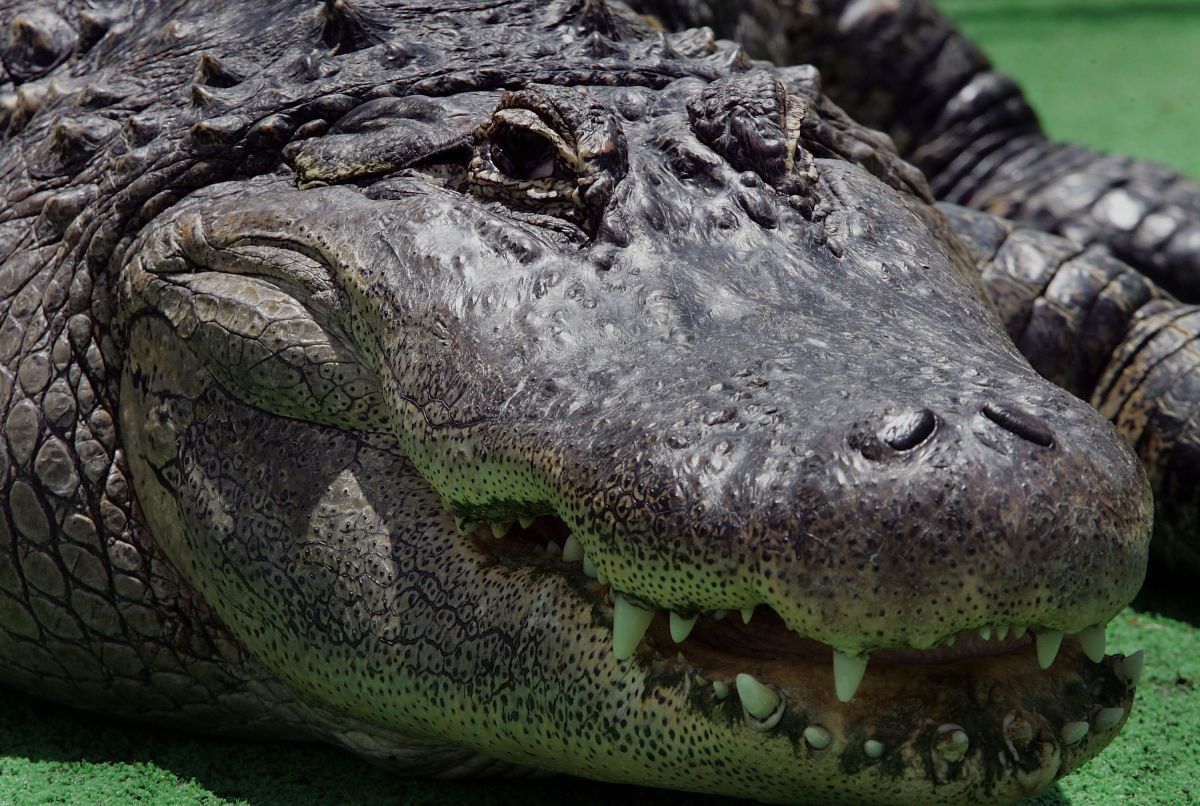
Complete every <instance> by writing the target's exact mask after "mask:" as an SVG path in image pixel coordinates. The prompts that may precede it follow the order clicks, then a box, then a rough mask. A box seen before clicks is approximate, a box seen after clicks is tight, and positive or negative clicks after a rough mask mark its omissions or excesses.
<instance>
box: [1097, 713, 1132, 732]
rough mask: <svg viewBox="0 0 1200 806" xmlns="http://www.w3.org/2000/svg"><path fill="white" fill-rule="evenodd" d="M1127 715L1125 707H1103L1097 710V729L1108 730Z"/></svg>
mask: <svg viewBox="0 0 1200 806" xmlns="http://www.w3.org/2000/svg"><path fill="white" fill-rule="evenodd" d="M1124 716H1125V709H1124V708H1101V709H1100V710H1099V711H1097V712H1096V718H1095V722H1096V730H1108V729H1109V728H1111V727H1112V726H1113V725H1115V724H1117V723H1118V722H1120V721H1121V719H1122V717H1124Z"/></svg>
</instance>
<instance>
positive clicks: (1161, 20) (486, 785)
mask: <svg viewBox="0 0 1200 806" xmlns="http://www.w3.org/2000/svg"><path fill="white" fill-rule="evenodd" d="M942 5H943V7H944V8H946V9H947V10H948V11H949V12H950V13H951V14H952V15H953V16H954V17H955V18H956V19H957V20H958V21H959V23H960V24H961V25H962V26H963V27H964V28H965V29H966V30H967V32H968V33H969V34H971V35H972V36H974V37H975V38H976V39H977V40H978V41H980V42H982V43H983V45H984V47H985V49H986V50H987V51H988V53H989V54H990V55H991V56H992V57H993V59H994V60H995V61H996V63H997V64H998V65H1000V66H1001V68H1002V69H1004V70H1006V71H1007V72H1009V73H1010V74H1012V75H1014V76H1015V77H1016V78H1017V79H1018V80H1019V81H1020V82H1021V83H1022V84H1023V85H1024V86H1025V87H1026V88H1027V91H1028V93H1029V95H1030V97H1031V98H1032V100H1033V102H1034V104H1035V106H1036V107H1037V108H1038V110H1039V112H1040V114H1041V115H1042V119H1043V122H1044V124H1045V125H1046V127H1047V129H1048V131H1049V132H1050V133H1051V134H1052V135H1053V136H1055V137H1058V138H1063V139H1073V140H1077V141H1080V142H1085V143H1088V144H1091V145H1095V146H1097V147H1101V148H1107V149H1111V150H1117V151H1123V152H1127V153H1133V154H1138V155H1143V156H1151V157H1154V158H1156V159H1158V160H1160V161H1162V162H1165V163H1168V164H1170V165H1173V166H1175V167H1177V168H1179V169H1180V170H1183V171H1185V172H1188V173H1190V174H1192V175H1195V176H1200V148H1197V147H1196V145H1195V143H1196V142H1197V137H1196V135H1195V132H1197V131H1200V83H1198V82H1197V80H1196V77H1197V76H1198V75H1200V2H1169V1H1168V0H1160V1H1157V2H1152V1H1151V0H1145V1H1144V2H1117V0H954V1H953V2H951V1H950V0H947V1H946V2H944V3H943V4H942ZM1110 647H1111V651H1119V652H1131V651H1133V650H1135V649H1139V648H1145V649H1146V650H1147V656H1148V657H1147V663H1146V672H1145V675H1144V677H1143V679H1142V685H1141V687H1140V689H1139V692H1138V699H1137V704H1136V707H1135V710H1134V714H1133V716H1132V717H1131V719H1130V721H1129V724H1128V725H1127V726H1126V728H1125V730H1124V731H1123V732H1122V734H1121V735H1120V736H1119V737H1118V738H1117V740H1116V741H1115V742H1114V743H1113V745H1112V746H1111V747H1109V748H1108V749H1107V750H1105V751H1104V752H1103V753H1102V754H1101V755H1100V756H1099V757H1098V758H1096V759H1095V760H1093V761H1092V762H1091V763H1090V764H1088V765H1087V766H1086V767H1085V768H1084V769H1083V770H1081V771H1079V772H1078V773H1076V774H1074V775H1072V776H1070V777H1068V778H1066V779H1064V780H1063V781H1062V782H1061V783H1060V784H1059V785H1058V786H1056V787H1055V788H1054V789H1052V790H1051V791H1050V792H1049V793H1048V794H1046V795H1044V796H1043V797H1041V798H1039V799H1038V800H1037V801H1035V803H1037V804H1041V805H1042V806H1046V805H1047V804H1058V803H1070V804H1076V805H1077V806H1084V805H1085V804H1096V806H1100V805H1101V804H1103V805H1104V806H1109V804H1115V803H1123V804H1172V806H1174V805H1175V804H1188V803H1200V736H1198V734H1200V691H1198V690H1197V686H1200V596H1198V595H1197V593H1196V591H1195V588H1194V587H1192V588H1191V589H1186V588H1184V587H1182V586H1175V587H1172V586H1170V585H1168V584H1167V583H1166V582H1161V581H1160V582H1156V583H1154V584H1152V585H1151V586H1150V589H1149V590H1147V591H1144V592H1143V594H1142V596H1141V597H1139V599H1138V601H1137V602H1136V603H1135V605H1134V606H1133V607H1131V608H1130V609H1128V610H1126V611H1125V612H1124V613H1123V614H1122V615H1121V616H1120V617H1119V618H1118V619H1117V620H1116V621H1115V622H1114V624H1113V626H1112V628H1111V630H1110ZM567 798H570V800H571V801H572V803H573V806H589V805H590V804H596V805H597V806H600V804H603V805H604V806H609V804H611V803H612V802H613V801H614V800H621V801H624V802H625V803H627V804H667V803H680V802H687V803H711V804H716V803H723V802H727V801H722V800H720V799H717V798H697V797H694V796H681V795H675V794H672V793H662V792H655V791H651V790H645V789H636V788H631V787H616V786H610V785H601V784H594V783H589V782H584V781H573V780H569V779H559V780H554V781H550V782H542V783H502V782H483V783H445V782H427V781H417V780H409V779H401V778H395V777H392V776H389V775H387V774H385V773H383V772H381V771H379V770H377V769H375V768H373V767H371V766H369V765H367V764H365V763H364V762H361V761H359V760H358V759H356V758H353V757H351V756H349V755H347V754H345V753H341V752H339V751H336V750H332V749H328V748H322V747H308V746H295V745H284V744H277V743H274V744H256V743H249V742H235V741H219V740H212V739H204V738H196V737H189V736H182V735H177V734H173V733H169V732H165V731H159V730H154V729H148V728H143V727H127V726H121V725H118V724H115V723H113V722H110V721H105V720H101V719H97V718H95V717H90V716H86V715H80V714H76V713H73V712H71V711H68V710H66V709H63V708H59V707H56V706H52V705H49V704H46V703H43V702H40V701H37V700H34V699H33V698H30V697H28V696H26V695H23V694H19V693H16V692H13V691H7V690H4V689H0V804H16V805H17V806H24V804H97V805H98V806H99V805H101V804H135V803H145V804H179V805H180V806H183V804H188V805H189V806H190V804H230V803H246V804H254V806H276V805H278V806H285V804H286V805H287V806H305V805H306V804H377V803H407V804H450V803H462V802H470V803H479V804H507V803H513V804H517V803H522V804H526V803H534V804H536V803H546V804H549V803H560V802H563V801H564V800H566V799H567Z"/></svg>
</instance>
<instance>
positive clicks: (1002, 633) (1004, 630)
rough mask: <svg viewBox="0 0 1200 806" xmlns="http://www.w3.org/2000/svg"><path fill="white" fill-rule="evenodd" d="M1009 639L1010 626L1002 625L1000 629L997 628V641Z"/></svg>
mask: <svg viewBox="0 0 1200 806" xmlns="http://www.w3.org/2000/svg"><path fill="white" fill-rule="evenodd" d="M1007 637H1008V625H1007V624H1001V625H1000V626H999V627H997V628H996V640H997V641H1003V640H1004V639H1005V638H1007Z"/></svg>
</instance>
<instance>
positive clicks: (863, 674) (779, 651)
mask: <svg viewBox="0 0 1200 806" xmlns="http://www.w3.org/2000/svg"><path fill="white" fill-rule="evenodd" d="M460 531H463V532H464V533H466V535H467V536H468V537H469V539H470V540H472V541H473V542H474V543H475V545H476V546H477V548H478V549H479V550H480V551H481V552H483V553H484V554H485V555H486V556H489V557H491V558H493V559H494V560H495V561H496V562H497V563H502V564H505V565H509V566H511V567H514V568H518V567H527V568H528V567H533V568H535V569H537V570H538V572H541V573H551V574H558V575H561V576H562V577H563V578H565V579H566V580H567V581H568V582H569V583H570V584H571V585H572V587H573V588H574V589H575V590H576V591H577V592H578V593H579V594H580V595H581V597H583V598H584V599H585V601H588V602H590V603H591V604H592V606H593V609H595V610H596V611H597V613H598V618H599V620H600V621H601V622H603V623H604V625H605V626H606V627H608V628H609V629H610V630H611V635H612V652H613V654H614V655H615V657H616V660H628V659H634V660H636V661H637V662H640V663H643V664H644V665H645V666H646V667H647V669H648V670H649V673H650V674H651V675H656V676H658V677H659V678H660V679H662V680H664V681H677V680H678V679H679V678H680V677H681V676H682V677H685V678H687V679H688V680H689V681H690V685H691V691H692V697H691V700H692V702H693V704H695V705H696V706H697V707H700V708H704V709H707V710H708V711H709V712H711V713H713V714H716V715H721V716H723V717H724V718H726V719H727V720H728V721H729V722H730V723H733V722H735V721H737V720H742V721H744V723H745V724H746V725H747V726H748V727H750V728H751V729H753V730H757V731H763V732H766V731H775V732H783V733H786V734H787V735H789V736H791V737H792V739H793V741H794V742H795V743H797V744H799V742H803V744H804V746H805V747H806V748H807V751H808V752H819V751H825V750H827V749H828V750H832V751H835V752H837V751H838V750H839V749H840V750H841V752H842V753H843V758H842V763H843V765H845V764H847V763H850V764H851V766H853V765H854V764H860V765H869V764H876V763H881V764H882V763H886V761H887V759H888V756H889V755H891V756H894V757H895V758H896V759H897V760H899V759H903V761H904V766H912V763H913V761H914V757H915V758H916V759H918V762H917V763H918V764H921V765H923V766H924V767H925V768H926V769H927V770H928V771H930V773H931V775H932V777H933V778H934V779H935V780H948V779H953V778H956V777H959V776H961V775H963V774H964V764H966V763H967V762H968V761H969V760H970V759H969V755H970V754H972V753H973V752H974V751H975V750H976V749H978V748H979V747H982V748H983V750H984V751H985V752H984V753H980V754H976V755H977V758H978V763H980V764H984V765H986V764H990V763H992V761H991V759H988V758H987V756H989V755H990V756H991V757H992V758H993V759H998V762H997V763H1000V764H1001V765H1003V766H1004V767H1005V768H1006V769H1007V771H1008V772H1011V773H1013V775H1012V777H1013V778H1014V779H1015V780H1016V782H1017V784H1018V785H1019V786H1020V788H1022V789H1024V790H1027V791H1029V792H1032V791H1035V790H1036V789H1040V788H1041V787H1044V786H1046V785H1048V784H1049V782H1050V781H1052V780H1053V779H1054V778H1056V777H1059V776H1061V775H1063V774H1065V773H1066V772H1068V771H1069V770H1070V769H1073V768H1075V767H1077V766H1079V764H1082V763H1083V762H1084V761H1086V760H1087V759H1088V758H1090V757H1091V756H1092V755H1094V754H1095V753H1096V752H1098V751H1099V750H1100V749H1102V748H1103V747H1104V746H1105V745H1107V743H1108V742H1109V741H1110V740H1111V739H1112V738H1113V737H1114V736H1115V735H1116V734H1117V732H1118V731H1119V729H1120V726H1121V725H1122V724H1123V722H1124V721H1125V719H1126V718H1127V717H1128V715H1129V711H1130V708H1131V706H1132V701H1133V691H1134V689H1135V687H1136V685H1137V683H1138V679H1139V677H1140V674H1141V669H1142V664H1143V660H1144V655H1143V653H1142V652H1140V651H1139V652H1136V653H1134V654H1132V655H1129V656H1122V655H1106V654H1105V645H1104V641H1105V629H1104V626H1103V625H1097V626H1096V627H1092V628H1088V629H1087V630H1083V631H1081V632H1080V633H1078V634H1076V635H1065V636H1064V635H1063V634H1062V633H1057V632H1043V633H1041V634H1035V633H1034V632H1032V631H1030V630H1029V629H1028V628H1027V627H1026V626H1025V625H997V626H996V627H993V628H990V629H969V630H961V631H959V632H957V633H955V634H953V635H951V636H949V637H948V638H947V639H946V640H945V641H943V642H941V643H940V644H939V645H938V646H934V647H931V648H915V647H908V648H903V647H901V648H889V649H879V650H876V651H874V652H872V653H871V654H870V658H869V663H868V660H867V658H856V657H851V656H847V655H845V654H843V653H841V652H839V651H837V650H836V649H835V648H833V647H831V646H829V645H828V644H825V643H823V642H821V641H818V640H815V639H812V638H808V637H805V636H803V635H800V634H798V633H796V632H794V631H793V630H791V629H789V628H788V627H787V625H786V624H785V623H784V621H783V619H782V618H781V617H780V616H779V615H778V614H777V613H776V612H775V611H774V610H773V609H771V608H770V607H769V606H768V605H765V604H763V605H758V606H757V607H755V608H752V609H748V610H743V611H740V612H739V611H716V612H712V613H695V614H679V613H673V612H669V611H665V610H662V609H658V608H656V607H651V606H650V604H649V603H646V602H640V601H639V602H634V601H631V600H630V599H629V598H628V597H625V596H624V595H623V594H621V593H620V592H619V591H614V590H613V589H612V587H611V585H610V584H609V583H608V580H606V579H605V578H604V576H603V575H602V574H601V573H598V572H597V569H596V567H595V566H594V565H593V564H592V562H591V561H590V560H589V559H588V558H587V556H586V554H585V553H584V551H583V550H582V547H581V546H580V543H579V541H578V540H576V539H574V538H573V536H572V534H571V530H570V528H569V527H568V526H567V524H565V523H564V522H563V521H562V520H560V519H558V518H556V517H551V516H541V517H537V518H534V519H529V520H524V521H522V522H519V523H513V524H511V525H510V524H474V523H462V522H460ZM868 665H869V667H870V668H869V669H868V668H867V667H868ZM993 750H994V751H995V752H994V753H993V752H992V751H993ZM848 759H849V760H848ZM988 777H992V778H995V777H996V776H988Z"/></svg>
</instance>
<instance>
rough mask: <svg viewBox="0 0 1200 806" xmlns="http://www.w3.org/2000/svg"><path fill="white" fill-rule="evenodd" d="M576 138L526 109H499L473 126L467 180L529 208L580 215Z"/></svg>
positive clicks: (479, 190) (482, 191) (480, 190)
mask: <svg viewBox="0 0 1200 806" xmlns="http://www.w3.org/2000/svg"><path fill="white" fill-rule="evenodd" d="M581 168H582V161H581V160H580V158H579V155H578V154H577V153H576V151H575V147H574V144H573V143H572V142H570V141H569V140H568V139H567V137H565V136H563V135H562V134H561V133H559V132H558V131H556V130H555V129H554V128H551V127H550V126H549V125H547V123H546V122H545V121H544V120H542V118H541V117H539V116H538V115H537V113H535V112H533V111H532V110H529V109H521V108H513V109H501V110H498V111H497V112H496V113H495V114H493V116H492V118H491V120H489V121H488V122H487V123H485V124H483V125H482V126H480V127H479V128H478V129H477V130H476V132H475V148H474V151H473V154H472V157H471V164H470V166H469V167H468V169H467V181H468V184H469V185H470V187H471V189H472V191H474V192H475V194H476V195H478V196H481V197H483V198H486V199H494V200H496V201H500V202H503V203H504V204H506V205H508V206H509V207H511V208H513V209H515V210H519V211H523V212H530V213H538V214H542V215H550V216H558V217H561V218H566V219H568V220H571V221H579V220H581V219H582V218H583V203H582V202H581V200H580V196H579V171H580V169H581Z"/></svg>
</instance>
